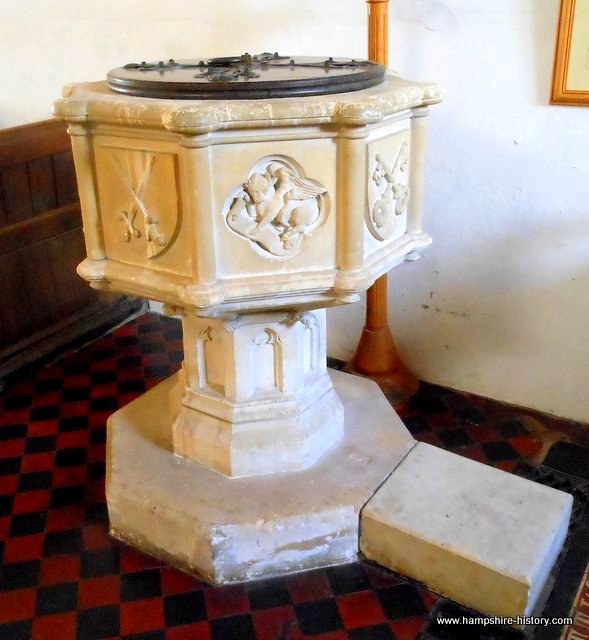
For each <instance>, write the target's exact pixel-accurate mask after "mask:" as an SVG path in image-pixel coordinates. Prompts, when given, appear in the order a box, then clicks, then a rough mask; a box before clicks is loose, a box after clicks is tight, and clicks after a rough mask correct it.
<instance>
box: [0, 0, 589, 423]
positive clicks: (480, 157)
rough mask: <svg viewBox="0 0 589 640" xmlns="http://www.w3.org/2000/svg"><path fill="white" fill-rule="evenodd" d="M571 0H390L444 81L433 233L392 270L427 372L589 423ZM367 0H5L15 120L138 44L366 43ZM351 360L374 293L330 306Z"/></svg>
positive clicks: (335, 48) (407, 62)
mask: <svg viewBox="0 0 589 640" xmlns="http://www.w3.org/2000/svg"><path fill="white" fill-rule="evenodd" d="M557 5H558V0H495V2H484V1H483V0H392V1H391V10H390V14H391V62H392V63H393V64H392V66H394V67H395V68H396V69H397V70H399V71H400V72H401V74H402V75H406V76H407V77H411V78H414V79H417V80H420V79H423V80H438V81H440V82H441V83H443V84H444V85H445V86H446V88H447V92H448V98H447V100H446V102H445V103H444V104H442V105H440V106H439V107H436V108H435V109H433V110H432V111H433V113H432V115H433V118H432V123H431V124H432V127H431V136H430V147H429V156H428V166H427V176H426V193H427V196H426V228H427V229H428V230H429V231H430V233H431V234H432V235H433V236H434V245H433V247H432V248H431V249H430V250H429V251H428V252H427V253H426V254H425V256H424V257H423V259H422V260H420V261H419V262H417V263H413V264H411V265H407V266H403V267H400V268H399V269H398V270H396V271H395V272H394V273H393V277H392V278H391V289H392V291H394V293H393V295H392V296H391V319H392V324H393V326H394V329H395V334H396V336H397V342H398V346H399V348H400V350H401V352H402V353H403V355H404V357H405V360H406V361H407V363H408V364H409V365H410V366H411V367H412V368H413V369H414V370H415V372H416V373H417V374H418V375H419V376H420V377H422V378H424V379H426V380H430V381H432V382H437V383H440V384H444V385H448V386H451V387H455V388H459V389H465V390H468V391H472V392H475V393H479V394H482V395H486V396H490V397H494V398H499V399H501V400H505V401H507V402H513V403H516V404H520V405H524V406H528V407H534V408H537V409H541V410H544V411H548V412H552V413H555V414H558V415H561V416H566V417H570V418H576V419H579V420H584V421H589V391H587V385H588V384H589V338H588V337H587V333H588V331H587V329H588V325H589V322H588V319H589V109H580V108H570V107H554V106H549V105H548V95H549V84H550V75H551V69H552V56H553V48H554V35H555V30H556V20H557ZM365 12H366V7H365V3H364V2H363V1H362V0H339V1H338V2H335V1H332V2H327V1H325V2H317V1H316V0H298V2H296V3H293V2H276V0H249V1H247V2H246V1H245V0H224V1H223V2H219V1H218V0H199V2H194V1H192V2H189V1H188V0H168V1H167V2H165V3H163V2H156V1H155V0H127V1H122V0H118V1H116V2H115V0H104V1H103V2H101V3H96V2H90V0H78V1H77V2H75V3H74V2H71V1H67V0H53V1H51V2H50V1H49V0H30V1H29V2H27V3H24V2H22V1H19V2H17V1H15V0H0V15H1V16H2V19H1V20H0V59H1V60H2V62H3V74H2V75H3V78H2V83H1V84H0V128H3V127H8V126H13V125H17V124H23V123H26V122H31V121H35V120H40V119H44V118H47V117H49V115H50V105H51V102H52V100H53V99H54V98H55V97H56V96H57V95H58V94H59V91H60V87H61V86H62V85H63V84H65V83H67V82H73V81H81V80H95V79H101V78H103V77H104V73H105V71H106V70H108V69H109V68H111V67H114V66H118V65H120V64H121V63H124V62H128V61H130V60H139V59H152V58H168V57H175V58H181V57H190V56H196V55H201V54H205V55H206V54H210V55H221V54H227V53H240V52H243V51H261V50H270V51H274V50H279V51H281V52H287V53H293V54H294V53H308V54H318V55H322V54H325V53H329V54H334V55H352V56H360V55H363V54H364V53H365V24H366V20H365ZM329 318H330V327H329V328H330V344H329V350H330V355H333V356H336V357H340V358H347V357H348V356H349V355H350V354H351V352H352V351H353V348H354V344H355V338H356V336H357V335H358V333H359V331H360V328H361V325H362V319H363V308H362V305H355V306H352V307H347V308H342V309H338V310H335V311H331V312H330V314H329Z"/></svg>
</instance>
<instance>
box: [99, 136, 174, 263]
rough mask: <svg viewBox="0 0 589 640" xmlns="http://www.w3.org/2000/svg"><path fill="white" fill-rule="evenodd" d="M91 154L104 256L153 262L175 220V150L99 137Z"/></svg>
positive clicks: (170, 239) (170, 241) (170, 238)
mask: <svg viewBox="0 0 589 640" xmlns="http://www.w3.org/2000/svg"><path fill="white" fill-rule="evenodd" d="M96 158H97V177H98V187H99V195H100V205H101V217H102V225H103V228H104V235H105V244H106V248H107V253H108V256H109V257H110V258H113V259H116V260H120V261H121V262H127V263H132V264H144V265H147V264H150V263H153V266H154V267H155V266H156V264H157V263H158V262H159V261H160V260H161V257H163V256H164V255H165V254H166V253H167V252H168V251H169V249H170V248H171V247H172V246H173V245H174V243H175V241H176V236H177V234H178V230H179V226H180V206H179V197H178V191H177V184H178V180H177V173H178V168H177V156H176V155H175V154H173V153H166V152H161V151H156V150H152V149H149V148H126V147H123V146H119V145H118V144H117V143H116V142H113V143H112V144H110V143H109V142H102V141H101V143H100V144H97V146H96ZM166 266H167V265H166Z"/></svg>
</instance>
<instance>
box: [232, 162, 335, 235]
mask: <svg viewBox="0 0 589 640" xmlns="http://www.w3.org/2000/svg"><path fill="white" fill-rule="evenodd" d="M325 191H326V189H325V187H323V186H321V185H319V184H317V183H316V182H315V181H313V180H309V179H308V178H301V177H299V176H297V175H296V174H295V172H294V171H293V170H292V169H290V168H289V167H286V166H284V165H283V164H280V163H279V162H271V163H270V164H269V165H268V166H267V167H266V171H265V172H264V173H254V174H252V175H251V176H250V177H249V178H248V180H247V182H246V183H245V202H246V206H247V208H248V212H249V213H250V215H252V214H253V215H255V218H256V221H257V224H256V226H255V227H254V229H253V230H252V232H251V235H252V236H255V235H257V234H258V233H260V231H262V229H264V228H265V227H266V225H269V224H272V225H273V226H274V227H275V228H277V229H278V231H279V232H280V235H281V238H282V239H283V240H287V239H288V238H289V237H291V236H293V235H295V234H297V233H301V232H302V231H304V229H305V228H306V227H307V226H309V225H311V224H313V222H315V220H316V219H317V217H318V216H319V210H318V207H317V203H316V201H315V197H316V196H319V195H321V194H322V193H325Z"/></svg>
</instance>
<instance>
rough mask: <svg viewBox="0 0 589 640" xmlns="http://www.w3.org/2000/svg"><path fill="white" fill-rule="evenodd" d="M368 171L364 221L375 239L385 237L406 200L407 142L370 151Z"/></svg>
mask: <svg viewBox="0 0 589 640" xmlns="http://www.w3.org/2000/svg"><path fill="white" fill-rule="evenodd" d="M389 147H392V145H389ZM368 171H369V173H368V208H367V211H366V225H367V227H368V229H369V231H370V233H371V234H372V235H373V236H374V237H375V238H376V239H377V240H388V239H389V238H390V237H391V236H392V235H393V233H394V231H395V228H396V227H397V219H398V217H399V216H402V215H403V214H404V213H406V211H407V204H408V202H409V195H410V194H409V186H408V184H407V182H408V178H409V142H408V141H407V140H403V141H402V142H401V144H400V146H399V145H396V146H394V147H392V148H387V149H386V151H384V150H383V151H382V152H380V153H379V152H376V153H374V154H370V164H369V167H368Z"/></svg>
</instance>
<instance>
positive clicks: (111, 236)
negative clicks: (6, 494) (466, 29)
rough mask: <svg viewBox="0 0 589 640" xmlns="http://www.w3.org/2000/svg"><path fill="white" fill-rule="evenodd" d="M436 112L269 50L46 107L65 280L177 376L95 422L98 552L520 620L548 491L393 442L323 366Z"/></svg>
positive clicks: (396, 89)
mask: <svg viewBox="0 0 589 640" xmlns="http://www.w3.org/2000/svg"><path fill="white" fill-rule="evenodd" d="M441 97H442V96H441V92H440V90H439V89H438V87H437V86H436V85H434V84H423V83H414V82H408V81H406V80H403V79H401V78H399V77H398V76H396V75H394V74H392V73H386V72H385V69H384V68H383V67H382V66H380V65H377V64H375V63H373V62H368V61H364V60H351V59H342V58H335V59H334V58H325V59H324V58H301V57H289V56H280V55H278V54H261V55H257V56H251V55H248V54H246V55H243V56H238V57H235V58H215V59H206V58H203V59H197V60H190V61H178V62H176V61H174V60H169V61H167V62H165V61H162V62H155V63H146V62H141V63H137V64H129V65H126V66H125V67H122V68H120V69H115V70H113V71H111V72H110V73H109V74H108V76H107V80H106V81H104V82H94V83H82V84H75V85H70V86H67V87H66V88H65V89H64V93H63V98H62V99H60V100H58V101H57V102H56V103H55V106H54V112H55V115H56V116H57V117H59V118H61V119H63V120H66V121H67V122H68V123H69V133H70V135H71V139H72V146H73V151H74V159H75V165H76V173H77V180H78V186H79V192H80V200H81V205H82V213H83V220H84V233H85V238H86V249H87V258H86V260H84V262H82V264H80V265H79V268H78V272H79V274H80V275H81V276H82V277H83V278H85V279H86V280H87V281H88V282H89V283H90V284H91V286H92V287H95V288H97V289H102V290H106V291H116V292H124V293H127V294H130V295H135V296H140V297H144V298H148V299H151V300H157V301H160V302H162V303H164V308H165V310H166V311H167V313H169V314H171V315H177V316H179V317H180V318H181V320H182V326H183V332H184V355H185V360H184V363H183V365H182V369H181V371H180V372H179V373H178V374H177V375H174V376H172V377H171V378H169V379H167V380H166V381H164V382H162V383H161V384H160V385H158V386H157V387H155V388H154V389H152V390H150V391H149V392H147V393H146V394H144V395H143V396H142V397H140V398H138V399H137V400H135V401H133V402H131V403H130V404H128V405H127V406H126V407H124V408H123V409H121V410H119V411H117V412H116V413H115V414H113V415H112V416H111V418H110V420H109V423H108V446H107V487H106V492H107V502H108V511H109V518H110V524H111V532H112V534H113V535H114V536H116V537H117V538H120V539H121V540H124V541H125V542H128V543H129V544H131V545H134V546H136V547H138V548H140V549H142V550H144V551H146V552H148V553H152V554H154V555H156V556H158V557H160V558H163V559H164V560H167V561H169V562H171V563H172V564H174V565H176V566H178V567H180V568H182V569H184V570H186V571H189V572H191V573H195V574H198V575H199V576H201V577H203V578H205V579H206V580H208V581H210V582H213V583H217V584H222V583H230V582H235V581H243V580H250V579H255V578H260V577H263V576H272V575H279V574H284V573H287V572H294V571H300V570H303V569H309V568H313V567H319V566H326V565H333V564H338V563H345V562H351V561H354V560H355V559H356V558H357V555H358V552H359V550H360V551H361V552H362V553H363V554H364V555H365V556H366V557H368V558H369V559H372V560H375V561H377V562H379V563H381V564H383V565H385V566H387V567H389V568H391V569H393V570H396V571H399V572H400V573H403V574H404V575H407V576H410V577H412V578H414V579H417V580H420V581H423V582H425V583H426V584H427V585H428V586H430V587H431V588H432V589H434V590H436V591H438V592H440V593H443V594H444V595H447V596H448V597H450V598H453V599H455V600H458V601H460V602H463V603H465V604H467V605H469V606H471V607H473V608H475V609H478V610H480V611H483V612H484V613H488V614H497V615H514V616H516V615H524V614H526V615H528V614H529V613H530V612H531V611H533V609H534V607H535V606H536V605H537V604H538V603H539V602H541V601H542V591H543V588H544V586H545V583H546V582H547V579H548V576H549V572H550V569H551V567H552V565H553V563H554V561H555V559H556V557H557V555H558V553H559V550H560V548H561V547H562V544H563V541H564V537H565V535H566V532H567V525H568V520H569V516H570V510H571V503H572V499H571V496H569V495H568V494H565V493H562V492H559V491H556V490H554V489H550V488H547V487H544V486H541V485H537V484H535V483H533V482H530V481H528V480H523V479H521V478H518V477H515V476H512V475H510V474H507V473H504V472H502V471H498V470H496V469H493V468H490V467H486V466H484V465H482V464H479V463H476V462H472V461H470V460H466V459H463V458H460V457H458V456H455V455H453V454H449V453H446V452H444V451H442V450H440V449H437V448H435V447H431V446H429V445H427V444H418V443H416V442H415V440H414V439H413V437H412V436H411V435H410V433H409V432H408V431H407V429H406V428H405V427H404V425H403V424H402V422H401V421H400V419H399V418H398V416H397V415H396V414H395V412H394V411H393V409H392V408H391V406H390V404H389V403H388V402H387V400H386V398H385V397H384V395H383V393H382V392H381V391H380V389H379V387H378V386H377V385H376V384H375V383H373V382H371V381H369V380H367V379H364V378H361V377H357V376H353V375H350V374H346V373H342V372H335V371H329V372H328V370H327V368H326V348H325V344H326V323H325V308H326V307H330V306H334V305H341V304H347V303H353V302H356V301H358V300H359V296H360V294H361V293H362V292H363V291H365V290H366V289H367V288H368V287H369V286H370V285H371V284H372V283H373V282H374V281H375V279H376V278H378V277H379V276H381V275H382V274H384V273H386V272H387V271H389V270H390V269H391V268H393V267H395V266H396V265H398V264H400V263H401V262H403V261H405V260H411V259H414V258H415V257H417V253H418V252H419V251H421V250H423V249H425V248H426V247H427V246H428V245H429V244H430V241H431V240H430V237H429V236H428V235H427V234H426V233H424V232H423V230H422V226H421V220H422V191H423V165H424V144H425V132H426V123H427V115H428V106H429V105H432V104H435V103H437V102H440V100H441ZM544 591H545V589H544Z"/></svg>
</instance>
